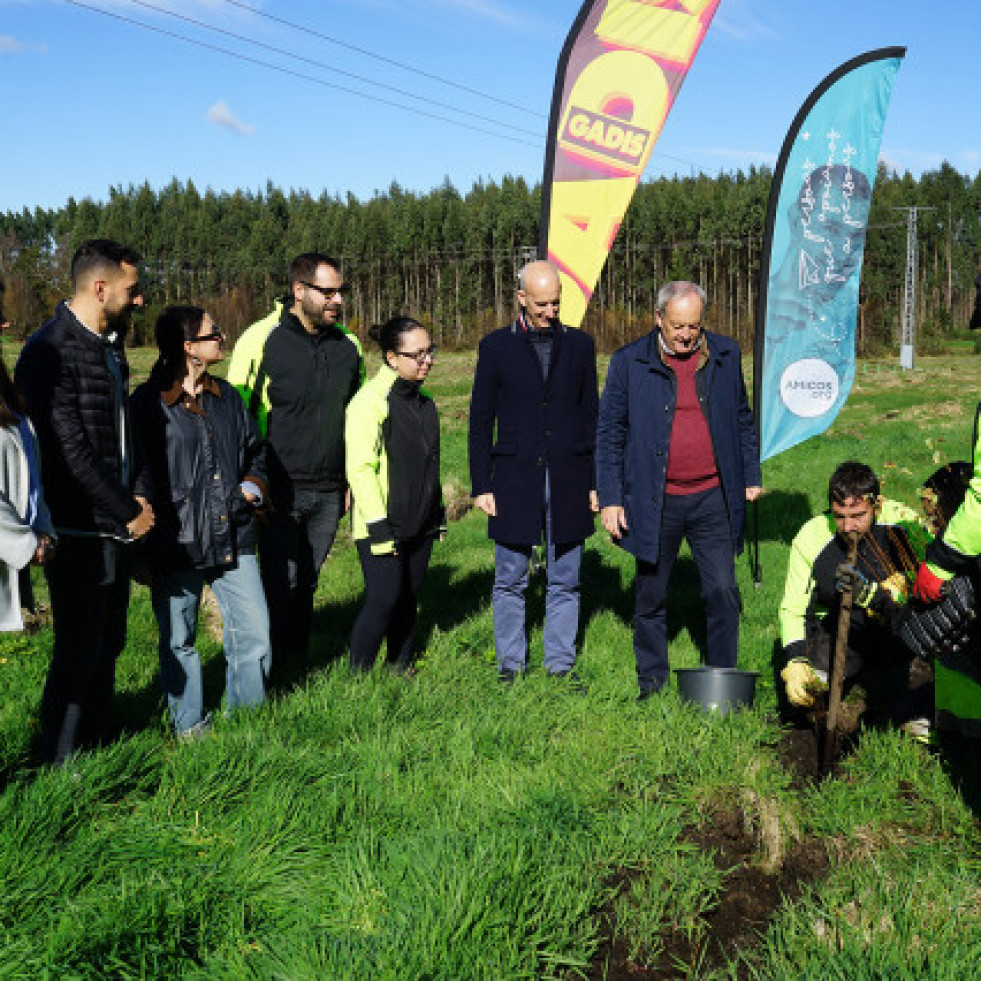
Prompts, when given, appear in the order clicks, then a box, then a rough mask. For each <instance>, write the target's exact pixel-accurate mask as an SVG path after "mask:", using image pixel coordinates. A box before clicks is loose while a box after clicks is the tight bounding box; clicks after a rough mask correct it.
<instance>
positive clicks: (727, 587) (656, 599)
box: [634, 487, 742, 690]
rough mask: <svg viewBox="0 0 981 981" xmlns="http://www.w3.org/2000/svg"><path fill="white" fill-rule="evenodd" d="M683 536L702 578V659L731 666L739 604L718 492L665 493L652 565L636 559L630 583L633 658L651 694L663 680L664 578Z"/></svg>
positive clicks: (665, 675) (665, 631)
mask: <svg viewBox="0 0 981 981" xmlns="http://www.w3.org/2000/svg"><path fill="white" fill-rule="evenodd" d="M685 538H686V539H687V540H688V546H689V548H690V549H691V554H692V558H693V559H694V560H695V565H696V567H697V568H698V574H699V576H700V578H701V580H702V601H703V602H704V603H705V622H706V627H707V632H708V637H707V643H708V651H707V655H706V661H707V663H708V664H710V665H712V666H713V667H718V668H734V667H735V666H736V651H737V648H738V644H739V614H740V612H741V610H742V602H741V601H740V599H739V588H738V587H737V586H736V562H735V553H734V551H733V547H732V535H731V532H730V530H729V512H728V511H727V510H726V504H725V499H724V498H723V496H722V490H721V489H720V488H718V487H713V488H712V489H711V490H707V491H701V492H699V493H697V494H684V495H675V494H665V496H664V510H663V512H662V514H661V540H660V543H659V547H658V560H657V563H656V564H654V565H652V564H651V563H650V562H644V561H642V560H640V559H638V561H637V578H636V580H635V584H634V589H635V593H634V655H635V657H636V659H637V679H638V681H639V682H640V687H641V689H652V690H656V689H658V688H661V687H662V686H663V685H664V684H665V683H666V682H667V680H668V674H669V671H670V665H669V662H668V626H667V607H666V600H667V595H668V580H669V579H670V578H671V570H672V569H673V568H674V561H675V559H676V558H677V557H678V550H679V549H680V548H681V541H682V539H685Z"/></svg>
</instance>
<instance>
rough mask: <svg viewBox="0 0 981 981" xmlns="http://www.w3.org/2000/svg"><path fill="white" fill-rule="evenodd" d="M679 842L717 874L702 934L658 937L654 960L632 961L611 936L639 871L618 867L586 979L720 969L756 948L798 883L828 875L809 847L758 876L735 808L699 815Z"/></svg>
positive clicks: (751, 841) (611, 980)
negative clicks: (707, 858) (620, 899)
mask: <svg viewBox="0 0 981 981" xmlns="http://www.w3.org/2000/svg"><path fill="white" fill-rule="evenodd" d="M682 840H683V841H685V842H688V843H690V844H693V845H696V846H697V847H698V848H700V849H701V850H703V851H704V852H706V853H708V854H711V855H712V859H713V861H714V863H715V866H716V868H717V869H719V870H720V871H721V872H723V873H724V877H723V881H722V887H721V893H720V895H719V897H718V901H717V903H716V905H715V906H714V907H713V909H712V910H710V911H709V912H708V913H706V914H704V915H703V916H702V917H701V925H702V927H703V929H701V930H697V931H695V933H694V934H693V936H692V937H689V936H688V935H686V933H685V932H684V931H682V930H670V931H667V932H665V933H662V934H661V936H660V937H659V938H658V939H659V942H660V950H659V953H658V955H657V958H656V960H652V961H651V962H649V963H638V962H637V961H636V960H632V959H631V956H630V954H631V946H632V945H631V942H630V939H629V938H627V937H625V936H623V935H622V933H618V931H617V922H616V898H617V896H619V895H620V894H622V893H623V892H624V891H625V890H626V889H627V888H629V886H630V883H631V882H632V881H633V880H634V879H636V878H637V877H638V876H640V875H643V872H641V871H639V870H636V869H617V870H616V871H615V872H613V873H612V874H611V875H610V876H609V877H608V878H607V880H606V882H605V885H606V886H607V887H608V888H609V889H611V890H612V896H611V898H610V900H609V901H608V902H607V903H606V904H605V905H604V906H603V908H602V909H601V910H600V922H601V929H602V936H601V941H600V945H599V948H598V949H597V951H596V955H595V956H594V958H593V961H592V963H591V965H590V969H589V973H588V977H589V978H591V979H597V981H599V979H608V981H626V979H637V978H644V979H647V978H650V979H668V978H684V977H693V976H697V974H702V973H708V972H709V971H712V970H716V969H719V968H724V967H725V966H726V965H727V964H728V963H729V961H730V960H732V958H733V957H735V956H736V954H737V953H738V952H739V951H742V950H747V949H750V948H752V947H755V946H756V945H757V944H758V943H759V940H760V935H761V934H762V933H763V931H764V930H765V928H766V926H767V923H768V922H769V920H770V918H771V917H772V916H773V915H774V913H775V912H776V911H777V910H778V909H779V908H780V906H781V903H782V901H783V899H784V898H786V899H788V900H790V901H793V900H795V899H797V897H798V896H799V895H800V893H801V890H802V888H803V887H804V886H805V885H807V884H808V883H811V882H815V881H817V880H818V879H820V878H821V877H822V876H823V875H824V874H825V873H826V872H827V869H828V856H827V852H826V851H825V848H824V846H823V844H822V843H821V842H819V841H808V842H803V843H801V844H797V845H795V846H794V847H792V848H790V849H788V851H787V853H786V855H785V857H784V861H783V865H782V867H781V868H780V870H779V871H778V872H775V873H772V874H771V873H767V872H765V871H763V869H762V868H760V866H759V865H758V864H757V861H758V859H759V847H758V842H757V840H756V838H755V836H754V835H753V834H752V833H751V832H749V831H747V829H746V827H745V822H744V820H743V817H742V815H741V814H740V813H738V812H737V811H734V810H722V811H715V812H713V813H710V814H708V815H706V820H705V823H704V824H701V825H699V826H698V827H697V828H689V829H687V830H686V831H685V832H684V834H683V835H682Z"/></svg>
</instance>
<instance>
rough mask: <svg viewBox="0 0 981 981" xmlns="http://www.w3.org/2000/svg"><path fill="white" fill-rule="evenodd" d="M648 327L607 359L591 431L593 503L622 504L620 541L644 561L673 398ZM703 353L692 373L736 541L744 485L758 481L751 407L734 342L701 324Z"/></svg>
mask: <svg viewBox="0 0 981 981" xmlns="http://www.w3.org/2000/svg"><path fill="white" fill-rule="evenodd" d="M659 336H660V334H659V332H658V331H656V330H655V331H652V332H651V333H650V334H647V335H646V336H645V337H642V338H640V340H637V341H634V342H633V343H632V344H628V345H627V346H626V347H622V348H620V350H619V351H617V352H616V354H614V355H613V357H612V358H611V359H610V370H609V372H608V374H607V376H606V387H605V388H604V390H603V397H602V399H601V400H600V411H599V426H598V429H597V432H596V472H597V491H598V492H599V502H600V507H601V508H603V507H610V506H617V507H623V508H624V510H625V511H626V518H627V526H628V527H627V531H626V532H624V534H623V537H622V538H621V539H620V544H621V545H622V546H623V548H625V549H626V550H627V551H628V552H630V553H631V554H632V555H635V556H636V557H637V558H638V559H643V560H644V561H645V562H652V563H653V562H657V559H658V547H659V542H660V538H661V512H662V510H663V505H664V488H665V484H666V483H667V476H668V451H669V449H670V446H671V424H672V422H673V421H674V408H675V402H676V398H677V382H676V380H675V374H674V371H672V369H671V368H669V367H668V366H667V365H666V364H665V363H664V361H663V360H662V359H661V351H660V345H659V342H658V338H659ZM704 336H705V344H706V345H707V351H708V356H707V360H706V361H705V363H704V365H702V366H701V367H700V368H699V369H698V371H697V372H696V373H695V390H696V392H697V394H698V398H699V401H700V402H701V405H702V410H703V411H704V412H705V418H706V421H707V423H708V428H709V434H710V436H711V438H712V449H713V451H714V453H715V463H716V466H717V467H718V470H719V479H720V481H721V483H722V493H723V495H724V497H725V502H726V510H727V511H728V514H729V530H730V533H731V535H732V546H733V550H734V551H735V553H736V554H737V555H738V554H739V553H740V552H741V551H742V547H743V527H744V524H745V518H746V488H747V487H757V486H760V485H761V484H762V479H763V478H762V476H761V474H760V455H759V451H758V449H757V446H756V434H755V432H754V430H753V414H752V412H751V411H750V408H749V403H748V402H747V400H746V386H745V384H744V383H743V373H742V365H741V364H740V355H739V345H738V344H736V342H735V341H733V340H731V339H730V338H728V337H723V336H722V335H720V334H712V333H709V332H708V331H706V332H705V335H704Z"/></svg>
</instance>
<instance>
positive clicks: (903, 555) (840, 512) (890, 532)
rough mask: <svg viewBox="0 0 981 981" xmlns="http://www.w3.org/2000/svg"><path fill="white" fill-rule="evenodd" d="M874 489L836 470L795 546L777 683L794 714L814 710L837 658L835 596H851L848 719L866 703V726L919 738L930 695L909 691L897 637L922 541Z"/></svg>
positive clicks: (859, 469) (849, 470) (906, 655)
mask: <svg viewBox="0 0 981 981" xmlns="http://www.w3.org/2000/svg"><path fill="white" fill-rule="evenodd" d="M879 489H880V488H879V479H878V477H876V475H875V473H874V472H873V471H872V469H871V468H870V467H868V466H866V465H865V464H864V463H858V462H856V461H849V462H847V463H843V464H842V465H841V466H840V467H838V469H837V470H835V472H834V473H833V474H832V476H831V480H830V483H829V485H828V505H829V510H828V511H826V512H823V513H822V514H819V515H817V516H816V517H814V518H811V519H810V521H808V522H807V523H806V524H805V525H804V526H803V527H802V528H801V530H800V531H799V532H798V534H797V536H796V537H795V538H794V541H793V544H792V545H791V551H790V561H789V563H788V565H787V581H786V584H785V586H784V593H783V599H782V600H781V602H780V637H781V642H782V644H783V648H784V654H785V656H786V659H787V663H786V667H784V669H783V671H781V673H780V677H781V678H782V679H783V681H784V684H785V688H786V694H787V700H788V701H789V702H790V704H791V705H794V706H797V707H799V708H803V709H810V708H814V707H815V706H816V705H817V696H818V695H819V694H820V693H821V692H823V691H825V690H826V689H827V681H828V672H829V670H830V667H829V666H830V664H831V661H832V659H833V657H834V650H835V645H836V641H837V633H838V624H839V612H840V604H841V595H842V593H843V592H845V591H846V590H851V593H852V611H851V620H850V623H849V629H848V646H847V654H846V658H845V680H844V685H845V689H844V690H845V693H846V695H847V696H849V697H850V701H851V702H852V703H853V706H854V707H855V711H862V709H863V708H864V706H863V705H862V704H861V703H862V702H863V701H865V702H866V703H867V705H868V717H869V719H870V720H871V719H875V720H876V721H890V722H892V723H894V724H896V725H903V726H904V728H907V729H908V730H909V731H910V732H911V733H912V734H914V735H919V736H921V737H922V736H925V735H926V734H927V733H928V732H929V727H930V723H929V716H930V714H931V712H932V704H931V703H932V698H933V691H932V686H931V685H929V684H926V685H921V686H920V687H918V688H916V689H911V686H910V668H911V666H912V663H913V657H912V654H911V653H910V652H909V651H908V650H907V649H906V648H905V646H904V645H903V644H902V642H901V641H900V639H899V636H898V633H899V630H900V627H901V626H902V623H903V621H904V619H905V616H906V606H905V604H906V598H907V596H908V595H909V592H910V586H911V584H912V581H913V578H914V576H915V573H916V568H917V552H922V549H923V547H924V546H925V544H926V540H927V533H926V532H925V530H924V529H922V528H921V527H920V526H919V525H918V523H917V518H916V514H915V513H914V512H913V511H912V510H911V509H909V508H907V507H906V506H904V505H902V504H900V503H898V502H897V501H890V500H885V499H883V498H882V497H881V496H880V493H879ZM852 533H854V534H855V535H856V536H857V537H858V551H857V556H856V559H855V562H854V564H852V563H849V561H848V543H849V536H850V535H851V534H852ZM914 544H915V545H916V546H918V548H915V547H914ZM859 686H860V687H861V689H862V690H864V694H865V697H864V699H863V698H862V694H861V691H859ZM856 703H858V704H857V705H856Z"/></svg>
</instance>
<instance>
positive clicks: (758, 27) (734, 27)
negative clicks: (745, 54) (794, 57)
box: [711, 0, 778, 41]
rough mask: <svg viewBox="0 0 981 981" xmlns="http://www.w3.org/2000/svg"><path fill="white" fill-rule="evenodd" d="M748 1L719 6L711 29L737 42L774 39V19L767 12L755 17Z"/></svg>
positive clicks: (731, 0) (730, 2)
mask: <svg viewBox="0 0 981 981" xmlns="http://www.w3.org/2000/svg"><path fill="white" fill-rule="evenodd" d="M748 7H749V0H728V2H727V3H723V4H721V5H720V6H719V9H718V11H717V12H716V14H715V17H713V18H712V25H711V26H712V27H713V28H716V29H718V30H719V31H721V32H722V33H723V34H728V35H729V37H731V38H735V40H737V41H755V40H757V39H758V38H766V39H771V38H776V37H778V32H777V31H776V30H774V28H773V26H772V24H773V23H774V22H775V17H774V15H773V14H772V13H770V12H768V11H762V12H761V15H760V16H757V15H756V14H754V13H753V12H751V11H750V10H749V9H748Z"/></svg>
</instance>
